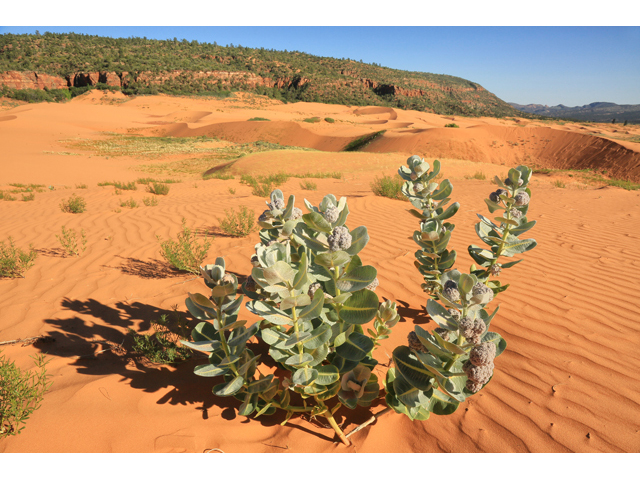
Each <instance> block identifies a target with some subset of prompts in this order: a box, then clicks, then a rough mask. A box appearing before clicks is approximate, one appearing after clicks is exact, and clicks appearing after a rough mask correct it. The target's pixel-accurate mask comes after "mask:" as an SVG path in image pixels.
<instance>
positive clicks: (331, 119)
mask: <svg viewBox="0 0 640 480" xmlns="http://www.w3.org/2000/svg"><path fill="white" fill-rule="evenodd" d="M324 121H325V122H327V123H334V122H335V120H334V119H333V118H331V117H327V118H325V119H324Z"/></svg>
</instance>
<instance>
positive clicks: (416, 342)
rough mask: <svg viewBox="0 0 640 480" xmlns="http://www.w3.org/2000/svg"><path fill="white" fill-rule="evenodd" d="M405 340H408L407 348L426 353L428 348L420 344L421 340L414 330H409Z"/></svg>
mask: <svg viewBox="0 0 640 480" xmlns="http://www.w3.org/2000/svg"><path fill="white" fill-rule="evenodd" d="M407 340H408V342H409V348H411V349H413V350H415V351H416V352H421V353H428V350H427V349H426V348H425V346H424V345H423V344H422V342H421V341H420V339H419V338H418V335H416V332H409V335H408V336H407Z"/></svg>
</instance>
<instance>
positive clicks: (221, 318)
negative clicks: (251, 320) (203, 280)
mask: <svg viewBox="0 0 640 480" xmlns="http://www.w3.org/2000/svg"><path fill="white" fill-rule="evenodd" d="M222 301H223V298H216V305H217V307H218V310H217V312H218V315H217V317H218V322H219V324H220V328H224V327H225V323H226V315H224V314H223V313H222ZM218 337H220V343H221V344H222V349H223V350H224V354H225V355H226V356H227V358H229V357H230V356H231V354H230V351H229V345H227V339H226V338H225V336H224V332H218ZM229 367H230V368H231V371H232V372H233V374H234V375H235V376H236V377H237V376H238V369H236V366H235V364H234V363H232V364H230V365H229Z"/></svg>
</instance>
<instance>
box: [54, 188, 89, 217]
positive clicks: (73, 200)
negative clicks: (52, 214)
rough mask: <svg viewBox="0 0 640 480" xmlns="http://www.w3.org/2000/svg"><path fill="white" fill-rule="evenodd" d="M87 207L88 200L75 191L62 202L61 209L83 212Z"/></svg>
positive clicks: (66, 211) (69, 211)
mask: <svg viewBox="0 0 640 480" xmlns="http://www.w3.org/2000/svg"><path fill="white" fill-rule="evenodd" d="M86 208H87V202H85V200H84V198H82V197H79V196H77V195H76V194H75V193H74V194H72V195H71V197H69V198H68V199H67V200H63V201H62V202H60V209H61V210H62V211H63V212H65V213H83V212H84V211H85V210H86Z"/></svg>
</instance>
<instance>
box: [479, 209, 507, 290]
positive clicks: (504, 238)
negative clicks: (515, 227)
mask: <svg viewBox="0 0 640 480" xmlns="http://www.w3.org/2000/svg"><path fill="white" fill-rule="evenodd" d="M505 218H506V219H507V220H511V209H509V211H507V216H506V217H505ZM510 230H511V225H509V224H508V223H507V225H506V227H505V229H504V232H503V233H502V238H501V239H500V240H501V241H500V247H498V252H497V253H496V256H495V258H494V259H493V260H491V264H490V265H489V266H488V267H487V278H485V280H484V284H485V285H486V284H487V283H489V278H490V277H491V267H493V266H494V265H495V264H496V263H497V262H498V260H499V259H500V255H502V251H503V250H504V246H505V245H506V243H507V236H508V235H509V232H510Z"/></svg>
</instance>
